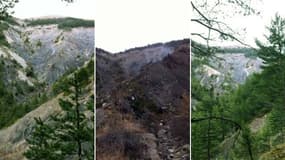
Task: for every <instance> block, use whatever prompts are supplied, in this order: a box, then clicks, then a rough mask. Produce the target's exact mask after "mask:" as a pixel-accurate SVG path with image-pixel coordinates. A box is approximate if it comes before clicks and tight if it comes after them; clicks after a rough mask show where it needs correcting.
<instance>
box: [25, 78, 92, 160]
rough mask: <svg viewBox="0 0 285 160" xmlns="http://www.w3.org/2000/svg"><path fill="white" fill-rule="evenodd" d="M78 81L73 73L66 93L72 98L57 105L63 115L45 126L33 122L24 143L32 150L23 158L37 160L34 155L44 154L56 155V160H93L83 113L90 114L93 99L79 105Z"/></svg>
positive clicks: (87, 121) (88, 122)
mask: <svg viewBox="0 0 285 160" xmlns="http://www.w3.org/2000/svg"><path fill="white" fill-rule="evenodd" d="M79 80H80V79H79V78H78V74H77V73H75V74H74V77H73V78H72V79H71V80H70V86H71V87H70V90H71V91H72V93H73V94H72V95H71V96H70V98H66V99H60V101H59V104H60V107H61V108H62V110H63V111H64V112H63V114H59V115H54V116H52V118H51V119H52V120H51V122H50V123H48V124H44V123H43V122H42V121H41V120H37V125H36V128H35V130H34V132H33V134H32V136H31V137H30V138H29V139H28V143H29V144H30V145H31V146H32V147H30V148H29V149H28V151H27V152H26V153H25V156H26V157H27V158H30V159H37V158H38V157H39V156H38V155H40V156H42V155H45V154H46V153H45V152H48V153H49V154H50V155H51V156H53V155H59V156H58V157H60V159H70V158H71V157H73V158H74V157H75V158H76V159H78V160H91V159H93V155H94V145H93V142H94V131H93V128H94V126H93V125H94V124H93V118H92V116H90V117H87V116H86V115H85V111H88V110H89V111H91V112H92V113H94V110H93V109H92V108H93V107H92V106H93V102H92V101H93V100H94V98H93V99H92V98H91V101H89V103H88V105H83V104H82V103H81V101H82V100H83V99H82V96H81V90H82V88H81V85H82V82H83V81H79ZM91 105H92V106H91ZM92 115H93V114H92ZM52 137H53V138H52ZM45 141H47V143H46V144H47V145H43V144H42V143H44V142H45ZM44 144H45V143H44ZM50 144H52V145H50ZM54 144H56V146H54ZM50 159H51V158H50ZM52 160H53V159H52ZM55 160H56V159H55Z"/></svg>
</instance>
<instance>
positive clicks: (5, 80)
mask: <svg viewBox="0 0 285 160" xmlns="http://www.w3.org/2000/svg"><path fill="white" fill-rule="evenodd" d="M39 21H46V19H37V20H20V19H16V18H13V19H11V21H9V22H4V21H1V22H0V33H1V34H3V37H0V39H1V41H0V79H1V81H0V101H1V102H0V136H1V138H0V160H2V159H3V160H15V159H17V160H21V159H25V158H24V156H23V154H22V153H23V152H24V151H26V149H27V148H28V144H27V142H26V140H25V139H26V138H27V137H29V136H30V135H31V133H32V132H33V129H34V127H35V126H34V125H35V120H34V118H37V117H41V118H42V119H43V120H44V121H48V120H49V119H50V116H52V115H54V114H56V113H60V112H61V108H60V106H59V101H58V100H59V99H66V98H68V97H69V93H64V94H63V92H65V90H64V89H66V87H68V85H67V83H68V79H69V77H70V76H71V75H72V74H73V73H75V71H76V72H80V75H81V76H82V77H81V78H80V81H82V83H83V86H84V87H83V88H84V89H83V92H84V94H83V97H84V98H83V99H82V100H81V101H80V102H81V103H84V104H86V103H87V101H89V100H90V97H92V95H93V91H94V88H93V80H94V79H93V76H94V74H93V73H94V63H93V60H92V59H93V57H94V22H93V21H86V20H80V19H73V18H62V19H60V22H58V20H57V19H49V23H43V24H39ZM12 22H13V23H12ZM32 22H33V24H32V25H31V23H32ZM78 22H82V23H83V24H80V25H79V24H78ZM85 22H86V24H85ZM3 26H5V27H3ZM63 87H65V88H63ZM93 97H94V95H93ZM91 122H93V120H91Z"/></svg>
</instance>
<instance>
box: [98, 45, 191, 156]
mask: <svg viewBox="0 0 285 160" xmlns="http://www.w3.org/2000/svg"><path fill="white" fill-rule="evenodd" d="M189 56H190V53H189V40H180V41H173V42H169V43H164V44H155V45H149V46H146V47H140V48H134V49H131V50H127V51H125V52H121V53H117V54H111V53H108V52H107V51H104V50H102V49H97V50H96V67H97V68H96V92H97V96H96V100H97V101H96V103H97V104H96V109H97V110H96V129H97V137H96V141H97V151H96V152H97V159H153V160H156V159H181V160H182V159H188V158H189V157H188V155H189V148H188V145H189V78H190V77H189V70H190V63H189V58H190V57H189Z"/></svg>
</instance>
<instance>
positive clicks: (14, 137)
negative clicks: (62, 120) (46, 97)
mask: <svg viewBox="0 0 285 160" xmlns="http://www.w3.org/2000/svg"><path fill="white" fill-rule="evenodd" d="M61 97H62V95H59V96H57V97H56V98H54V99H52V100H50V101H48V102H47V103H44V104H43V105H41V106H40V107H38V108H37V109H35V110H33V111H32V112H30V113H28V114H27V115H25V116H24V117H23V118H21V119H19V120H17V121H16V122H15V123H14V124H13V125H12V126H9V127H8V128H4V129H2V130H0V160H14V159H15V160H24V159H25V158H24V156H23V153H24V152H25V150H26V149H27V143H26V141H25V138H26V137H27V136H28V135H30V133H31V131H32V128H33V126H34V125H35V120H34V118H35V117H40V118H41V119H42V120H43V121H45V120H47V118H48V117H49V116H50V115H52V114H56V113H59V112H61V108H60V106H59V104H58V100H59V98H61Z"/></svg>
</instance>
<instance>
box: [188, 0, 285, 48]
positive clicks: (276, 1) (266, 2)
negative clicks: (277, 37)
mask: <svg viewBox="0 0 285 160" xmlns="http://www.w3.org/2000/svg"><path fill="white" fill-rule="evenodd" d="M258 1H259V2H258ZM255 2H258V6H256V7H257V8H259V9H260V10H261V15H260V16H250V17H244V16H233V17H231V18H230V19H226V20H225V21H226V22H227V24H229V25H230V26H231V27H233V28H244V27H245V28H246V32H245V34H244V35H243V37H244V39H243V40H244V41H245V42H246V43H247V44H250V45H251V46H255V38H258V39H260V40H263V41H265V38H264V34H266V33H267V30H266V26H269V25H270V22H271V19H272V18H273V17H274V15H275V13H276V12H278V13H279V14H280V15H281V16H282V17H284V18H285V9H284V6H285V1H284V0H255ZM193 26H195V27H194V28H193V30H195V31H197V30H199V27H200V26H197V25H193ZM193 30H192V31H193ZM219 45H239V44H238V43H226V42H224V43H219Z"/></svg>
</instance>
